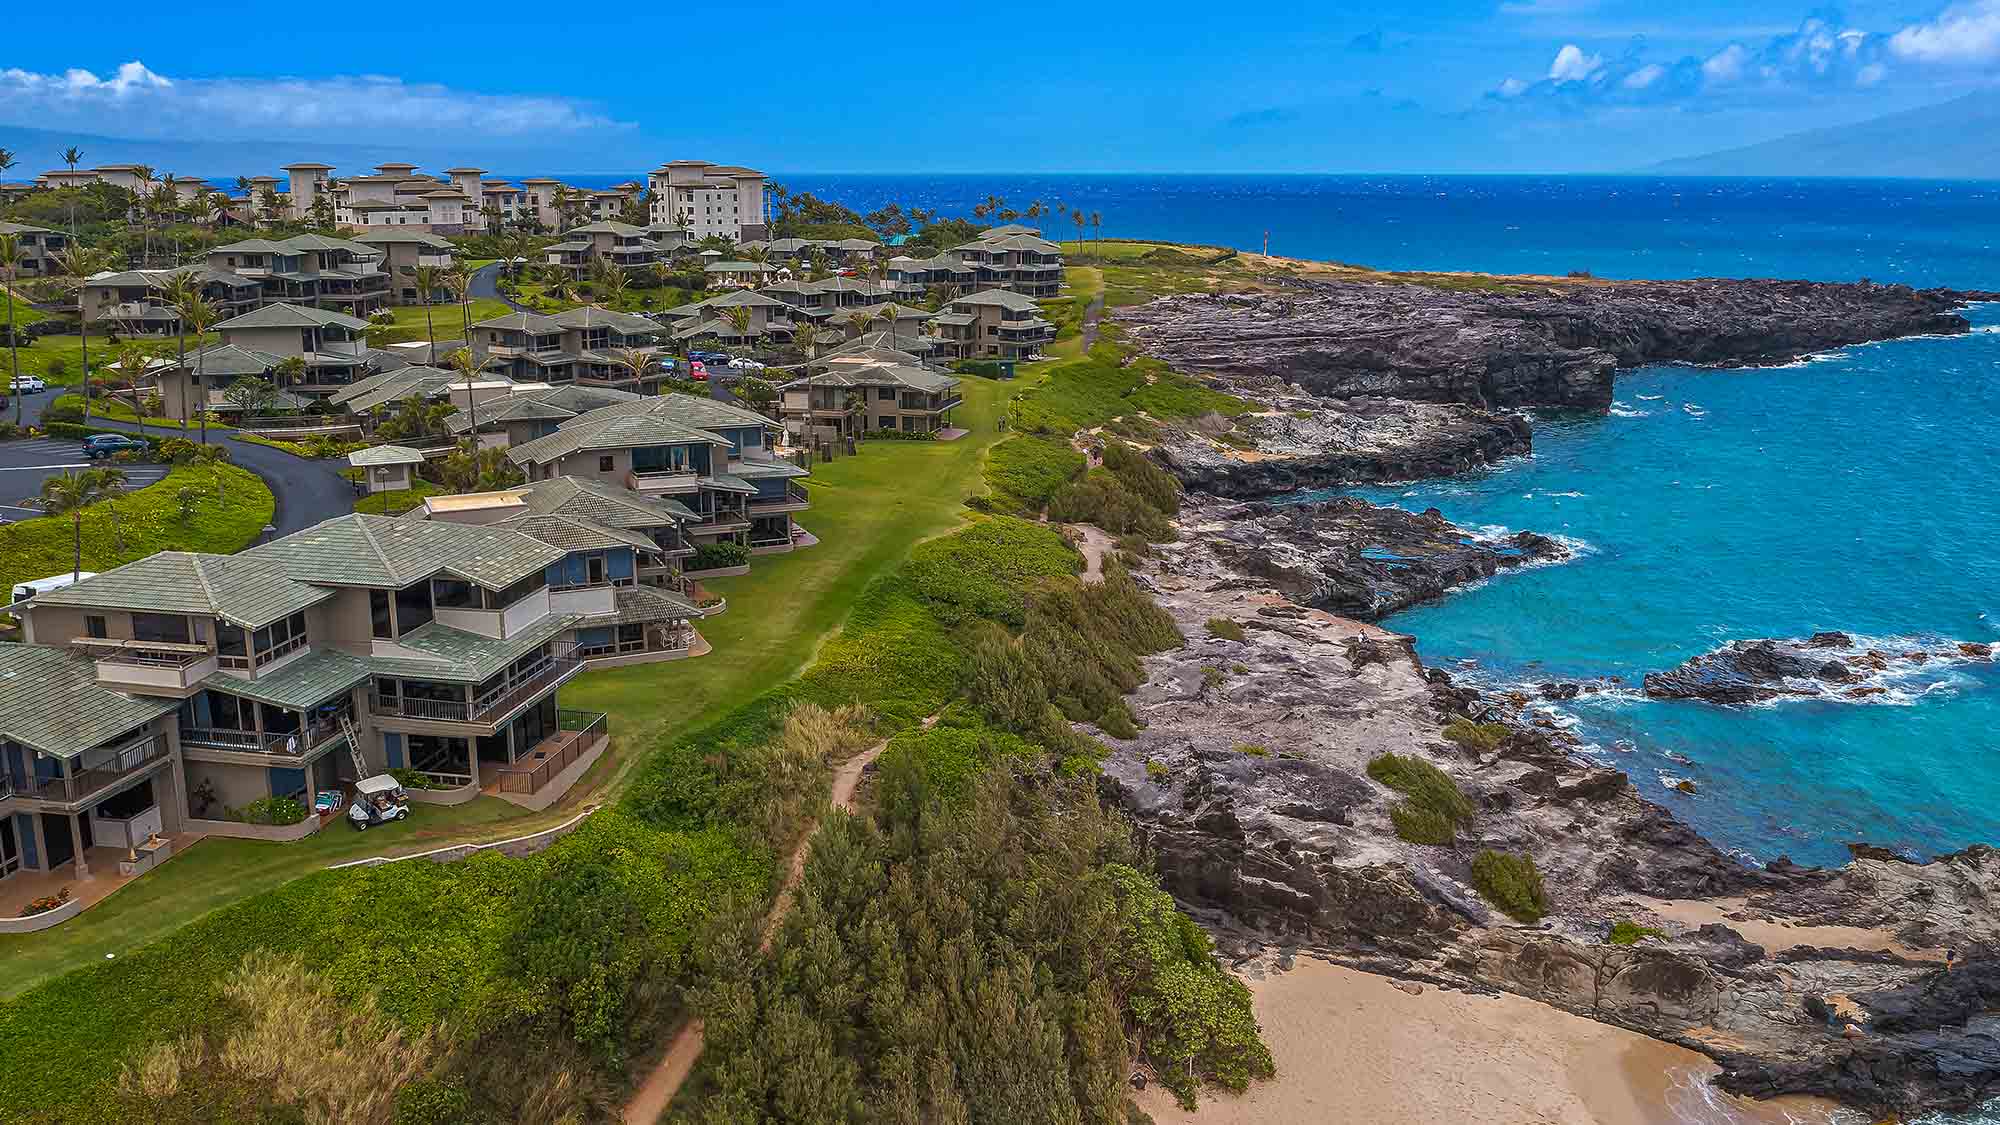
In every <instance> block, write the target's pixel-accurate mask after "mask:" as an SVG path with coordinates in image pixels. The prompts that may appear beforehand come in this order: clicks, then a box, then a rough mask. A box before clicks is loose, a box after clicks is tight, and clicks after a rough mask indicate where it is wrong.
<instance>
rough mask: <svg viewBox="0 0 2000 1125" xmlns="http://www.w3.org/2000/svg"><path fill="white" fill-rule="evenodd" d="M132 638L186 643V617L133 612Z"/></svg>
mask: <svg viewBox="0 0 2000 1125" xmlns="http://www.w3.org/2000/svg"><path fill="white" fill-rule="evenodd" d="M132 639H133V640H137V641H170V642H172V643H174V644H183V645H184V644H187V643H188V623H187V618H185V617H182V616H180V615H179V614H171V613H135V614H133V615H132Z"/></svg>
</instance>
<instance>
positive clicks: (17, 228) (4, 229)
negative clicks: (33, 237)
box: [0, 222, 55, 234]
mask: <svg viewBox="0 0 2000 1125" xmlns="http://www.w3.org/2000/svg"><path fill="white" fill-rule="evenodd" d="M54 233H55V232H54V231H52V230H50V229H49V228H47V227H31V226H29V225H28V224H26V223H4V222H0V234H54Z"/></svg>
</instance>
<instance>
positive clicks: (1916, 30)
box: [1889, 0, 2000, 66]
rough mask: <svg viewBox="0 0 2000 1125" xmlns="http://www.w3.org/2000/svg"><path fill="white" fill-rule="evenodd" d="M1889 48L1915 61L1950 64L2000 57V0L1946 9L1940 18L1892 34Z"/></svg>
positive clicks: (1982, 61) (1985, 0) (1986, 60)
mask: <svg viewBox="0 0 2000 1125" xmlns="http://www.w3.org/2000/svg"><path fill="white" fill-rule="evenodd" d="M1889 50H1890V52H1892V53H1893V54H1895V55H1896V56H1897V57H1898V58H1902V59H1908V60H1910V61H1912V62H1921V63H1934V64H1942V65H1948V66H1963V65H1966V64H1970V63H1985V62H1993V61H1995V60H2000V0H1975V2H1974V3H1970V4H1957V5H1954V6H1952V7H1950V8H1946V9H1945V10H1944V12H1943V13H1942V14H1940V15H1939V16H1938V17H1937V18H1936V19H1934V20H1931V21H1930V22H1928V23H1916V24H1911V25H1910V26H1908V27H1905V28H1903V29H1902V30H1901V31H1898V32H1897V33H1896V34H1895V35H1893V36H1890V38H1889Z"/></svg>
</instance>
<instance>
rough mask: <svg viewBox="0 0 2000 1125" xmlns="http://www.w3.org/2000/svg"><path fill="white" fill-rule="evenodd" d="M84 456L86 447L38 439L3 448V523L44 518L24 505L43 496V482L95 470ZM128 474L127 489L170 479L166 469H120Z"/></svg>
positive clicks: (0, 503) (0, 508) (0, 513)
mask: <svg viewBox="0 0 2000 1125" xmlns="http://www.w3.org/2000/svg"><path fill="white" fill-rule="evenodd" d="M91 464H92V463H91V462H90V461H88V460H86V459H85V458H84V456H83V443H82V442H79V441H67V440H64V439H61V438H36V439H34V440H33V441H10V442H6V443H4V444H0V520H26V519H33V518H35V517H36V516H38V515H41V514H42V513H41V509H39V508H36V507H33V506H30V505H26V504H23V503H22V501H23V500H31V499H33V498H34V497H37V496H40V495H41V493H42V482H43V481H45V480H47V479H49V478H50V477H59V476H62V475H63V474H65V473H73V472H75V471H77V470H78V469H87V468H90V467H91ZM118 467H119V468H121V469H123V470H125V487H126V488H144V487H146V486H147V485H149V484H152V483H153V482H154V481H157V480H159V479H160V478H161V477H163V476H166V475H167V470H166V467H165V466H163V465H120V466H118Z"/></svg>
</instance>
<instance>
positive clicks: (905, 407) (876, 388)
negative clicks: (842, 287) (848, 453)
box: [779, 356, 964, 443]
mask: <svg viewBox="0 0 2000 1125" xmlns="http://www.w3.org/2000/svg"><path fill="white" fill-rule="evenodd" d="M826 367H827V369H826V370H825V371H824V372H821V373H819V374H817V375H808V376H805V377H803V378H800V379H794V380H793V381H791V382H789V383H786V384H785V385H784V386H783V387H782V388H781V392H782V397H781V398H780V399H779V409H780V416H781V417H782V418H783V420H784V424H785V430H786V432H787V433H789V434H791V435H792V436H793V439H794V441H796V442H799V443H810V442H813V441H822V440H830V439H835V438H847V437H855V436H859V435H862V434H865V433H868V432H870V431H876V432H879V431H883V430H894V431H897V432H899V433H906V434H909V433H920V434H930V433H940V432H943V431H945V430H949V429H951V412H952V409H953V408H954V407H957V406H958V405H959V404H960V403H961V402H963V401H964V400H963V399H962V398H961V397H960V395H959V393H958V386H959V381H958V379H957V378H955V377H954V376H951V375H946V374H943V373H941V372H937V371H932V370H929V369H928V368H924V367H921V366H917V365H915V363H914V362H912V363H907V364H906V363H884V362H879V361H876V360H873V359H868V358H863V357H861V356H841V357H837V358H834V359H831V360H829V361H828V363H827V365H826Z"/></svg>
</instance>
